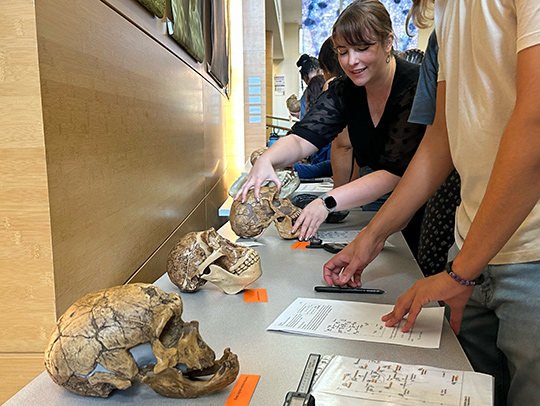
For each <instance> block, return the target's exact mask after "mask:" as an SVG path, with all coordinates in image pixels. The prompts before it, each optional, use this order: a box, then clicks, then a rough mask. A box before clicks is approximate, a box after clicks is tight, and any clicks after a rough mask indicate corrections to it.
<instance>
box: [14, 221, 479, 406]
mask: <svg viewBox="0 0 540 406" xmlns="http://www.w3.org/2000/svg"><path fill="white" fill-rule="evenodd" d="M372 215H373V213H370V212H362V211H352V212H351V214H350V215H349V217H348V218H347V219H346V221H345V222H343V223H341V224H323V227H322V228H321V229H332V230H334V229H359V228H361V227H362V226H364V225H366V224H367V222H368V221H369V219H370V218H371V216H372ZM229 230H230V229H229ZM221 231H223V233H224V234H225V235H227V231H228V230H227V227H226V226H224V228H223V230H220V232H221ZM258 241H259V242H260V243H262V244H264V245H262V246H259V247H256V250H257V251H258V252H259V255H260V257H261V262H262V268H263V275H262V277H261V278H259V279H258V280H257V281H256V282H255V283H254V284H252V285H251V286H250V288H264V289H266V291H267V293H268V302H267V303H245V302H244V299H243V295H242V294H241V293H240V294H237V295H232V296H230V295H226V294H224V293H222V292H221V291H219V290H218V289H217V288H215V287H214V286H213V285H210V284H206V285H205V286H204V287H203V288H202V289H201V290H200V291H199V292H196V293H191V294H185V293H184V294H181V296H182V300H183V302H184V315H183V319H184V320H186V321H190V320H199V322H200V333H201V336H202V338H203V339H204V340H205V341H206V343H207V344H208V345H210V347H212V349H213V350H214V351H215V352H216V357H218V358H219V357H221V355H222V353H223V350H224V348H226V347H230V348H231V351H232V352H234V353H236V354H238V358H239V361H240V373H241V374H255V375H260V380H259V383H258V385H257V388H256V390H255V393H254V395H253V398H252V400H251V402H250V406H265V405H272V406H276V405H282V404H283V401H284V398H285V395H286V393H287V392H288V391H292V390H295V389H296V387H297V385H298V381H299V379H300V376H301V374H302V371H303V369H304V365H305V362H306V360H307V358H308V356H309V354H310V353H318V354H322V355H326V354H338V355H344V356H350V357H358V358H367V359H379V360H387V361H395V362H401V363H408V364H415V365H416V364H417V365H428V366H436V367H440V368H448V369H456V370H466V371H471V370H472V368H471V366H470V364H469V362H468V360H467V358H466V356H465V354H464V353H463V351H462V349H461V347H460V345H459V343H458V341H457V339H456V337H455V335H454V333H453V332H452V330H451V329H450V327H449V325H448V322H447V321H446V320H445V321H444V325H443V333H442V338H441V345H440V348H439V349H424V348H415V347H406V346H400V345H396V344H382V343H372V342H362V341H353V340H344V339H335V338H321V337H310V336H304V335H296V334H289V333H283V332H273V331H272V332H270V331H266V328H267V327H268V326H269V325H270V324H271V323H272V322H273V321H274V320H275V319H276V318H277V317H278V316H279V315H280V314H281V312H282V311H283V310H285V309H286V308H287V306H288V305H289V304H291V303H292V302H293V301H294V300H295V299H296V298H298V297H312V298H321V299H334V300H347V301H364V302H372V303H385V304H393V303H394V302H395V300H396V299H397V298H398V297H399V295H401V294H402V293H403V292H404V291H405V290H406V289H407V288H408V287H409V286H411V284H412V283H413V282H414V281H415V280H417V279H419V278H421V277H422V274H421V272H420V270H419V268H418V266H417V264H416V262H415V260H414V259H413V257H412V255H411V253H410V251H409V249H408V247H407V245H406V243H405V241H404V239H403V237H402V236H401V234H400V233H398V234H394V235H392V236H391V237H390V238H389V239H388V242H387V244H386V245H385V248H384V249H383V251H382V253H381V254H380V255H379V256H378V257H377V258H376V259H375V260H374V261H373V263H372V264H370V265H369V267H368V268H367V269H366V270H365V271H364V274H363V279H362V280H363V284H364V286H365V287H373V288H381V289H384V290H385V291H386V293H385V294H383V295H354V294H333V293H316V292H314V291H313V287H314V286H315V285H322V284H324V281H323V279H322V265H323V264H324V263H325V262H326V261H327V260H328V259H330V258H331V256H332V254H330V253H328V252H326V251H324V250H322V249H315V250H298V249H291V246H292V244H293V243H294V242H295V241H291V240H289V241H287V240H282V239H281V238H279V236H278V234H277V232H276V230H275V229H274V227H273V226H271V227H270V228H268V229H267V230H266V231H265V232H264V234H263V235H262V236H261V237H260V238H259V240H258ZM164 267H165V265H164ZM155 284H156V285H157V286H159V287H160V288H161V289H163V290H165V291H167V292H178V290H177V288H176V286H174V285H173V284H172V283H171V282H170V280H169V278H168V276H167V275H166V274H165V275H164V276H163V277H161V278H160V279H158V281H156V282H155ZM432 305H433V306H435V305H436V304H432ZM233 385H234V384H232V385H230V386H229V387H227V388H225V389H223V390H221V391H219V392H214V393H212V394H210V395H207V396H204V397H201V398H198V399H171V398H165V397H162V396H159V395H158V394H156V393H154V392H153V391H152V390H151V389H150V388H149V387H147V386H146V385H141V384H135V385H134V386H132V387H131V388H129V389H127V390H125V391H115V392H113V393H112V394H111V396H110V397H109V398H107V399H101V398H91V397H80V396H77V395H75V394H72V393H70V392H68V391H66V390H64V389H63V388H61V387H59V386H57V385H56V384H54V383H53V382H52V380H51V379H50V378H49V376H48V375H47V373H46V372H43V373H42V374H40V375H39V376H38V377H37V378H36V379H34V380H33V381H32V382H31V383H29V384H28V385H27V386H25V387H24V388H23V389H22V390H21V391H19V392H18V393H17V394H16V395H15V396H14V397H12V398H11V399H10V400H8V401H7V402H6V403H5V405H7V406H16V405H17V406H29V405H47V406H49V405H55V406H64V405H65V406H77V405H81V406H86V405H89V406H90V405H105V404H106V405H109V406H113V405H124V404H130V405H160V406H168V405H180V404H186V405H207V406H212V405H224V404H225V402H226V400H227V398H228V396H229V394H230V392H231V390H232V388H233Z"/></svg>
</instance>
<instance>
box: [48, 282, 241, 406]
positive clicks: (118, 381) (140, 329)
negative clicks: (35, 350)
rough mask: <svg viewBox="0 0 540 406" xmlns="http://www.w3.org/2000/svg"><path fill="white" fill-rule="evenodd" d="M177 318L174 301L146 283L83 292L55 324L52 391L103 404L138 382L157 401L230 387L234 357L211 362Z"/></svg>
mask: <svg viewBox="0 0 540 406" xmlns="http://www.w3.org/2000/svg"><path fill="white" fill-rule="evenodd" d="M181 315H182V300H181V299H180V296H179V295H178V294H176V293H170V294H168V293H165V292H163V291H162V290H160V289H159V288H157V287H156V286H154V285H150V284H145V283H135V284H129V285H123V286H117V287H113V288H110V289H105V290H101V291H99V292H94V293H89V294H87V295H86V296H84V297H82V298H81V299H79V300H78V301H76V302H75V303H74V304H73V305H72V306H71V307H70V308H69V309H68V310H67V311H66V312H65V313H64V314H63V315H62V316H61V317H60V319H58V322H57V323H56V326H55V328H54V330H53V333H52V335H51V338H50V341H49V345H48V347H47V350H46V351H45V368H46V369H47V372H48V373H49V375H50V376H51V378H52V380H53V381H54V382H56V383H57V384H58V385H61V386H63V387H64V388H66V389H68V390H69V391H71V392H73V393H76V394H77V395H83V396H101V397H107V396H108V395H109V394H110V393H111V391H113V390H114V389H127V388H128V387H130V386H131V385H132V383H133V382H134V381H142V382H144V383H146V384H148V385H149V386H150V387H151V388H152V389H153V390H154V391H156V392H157V393H159V394H160V395H163V396H168V397H174V398H193V397H199V396H202V395H205V394H208V393H210V392H213V391H215V390H218V389H222V388H224V387H226V386H227V385H229V384H230V383H232V382H233V381H234V380H235V379H236V376H237V375H238V372H239V364H238V358H237V356H236V355H235V354H233V353H231V352H230V350H229V349H228V348H227V349H225V351H224V355H223V357H222V358H221V359H220V360H218V361H216V360H215V354H214V351H212V349H211V348H210V347H208V345H206V343H205V342H204V341H203V340H202V338H201V336H200V335H199V323H198V322H197V321H192V322H189V323H185V322H184V321H183V320H182V318H181ZM145 351H146V353H145ZM141 354H143V355H142V356H141ZM182 371H183V372H182ZM210 374H214V375H213V376H212V377H211V378H210V379H209V380H206V381H202V380H192V379H190V378H191V377H193V378H196V377H198V376H201V375H210Z"/></svg>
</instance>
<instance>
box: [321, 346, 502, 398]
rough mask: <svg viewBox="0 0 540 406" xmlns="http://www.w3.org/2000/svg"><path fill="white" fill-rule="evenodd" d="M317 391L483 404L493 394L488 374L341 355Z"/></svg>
mask: <svg viewBox="0 0 540 406" xmlns="http://www.w3.org/2000/svg"><path fill="white" fill-rule="evenodd" d="M317 392H322V393H325V394H326V395H328V394H330V395H335V396H338V397H347V398H354V399H357V400H358V399H364V400H373V401H378V402H384V404H396V405H440V406H461V405H467V406H472V405H482V406H483V405H490V404H491V401H492V396H493V395H492V377H491V376H489V375H485V374H478V373H474V372H468V371H456V370H445V369H441V368H435V367H428V366H420V365H408V364H400V363H396V362H390V361H380V360H365V359H355V358H350V357H342V356H333V357H332V358H331V360H330V361H329V362H328V363H327V364H326V366H325V368H324V370H323V371H322V372H321V373H320V375H319V376H318V377H317V380H316V382H315V384H314V387H313V393H314V395H315V398H316V399H317V395H316V393H317ZM317 404H319V402H318V401H317ZM340 404H341V403H340ZM351 404H352V403H351Z"/></svg>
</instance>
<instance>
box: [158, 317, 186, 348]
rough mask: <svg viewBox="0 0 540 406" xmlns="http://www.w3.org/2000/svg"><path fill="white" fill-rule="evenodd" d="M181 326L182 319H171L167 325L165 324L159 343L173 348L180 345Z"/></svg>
mask: <svg viewBox="0 0 540 406" xmlns="http://www.w3.org/2000/svg"><path fill="white" fill-rule="evenodd" d="M181 325H182V319H181V318H180V317H171V318H170V319H169V321H168V322H167V324H165V327H164V328H163V331H162V332H161V334H160V335H159V341H161V343H162V344H163V346H164V347H166V348H171V347H173V346H175V345H176V344H177V343H178V340H179V338H180V335H181V333H180V332H181V328H182V327H181Z"/></svg>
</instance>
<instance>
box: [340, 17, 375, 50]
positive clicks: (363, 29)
mask: <svg viewBox="0 0 540 406" xmlns="http://www.w3.org/2000/svg"><path fill="white" fill-rule="evenodd" d="M372 31H373V30H372V29H371V27H369V26H368V24H366V21H365V20H364V21H362V20H361V19H357V18H344V19H342V20H341V21H340V23H339V24H337V25H336V26H334V29H333V32H332V37H333V38H332V39H333V41H334V45H335V43H336V40H343V41H345V43H346V44H347V45H349V46H359V45H373V44H376V43H377V39H376V35H375V34H374V33H373V32H372Z"/></svg>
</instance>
